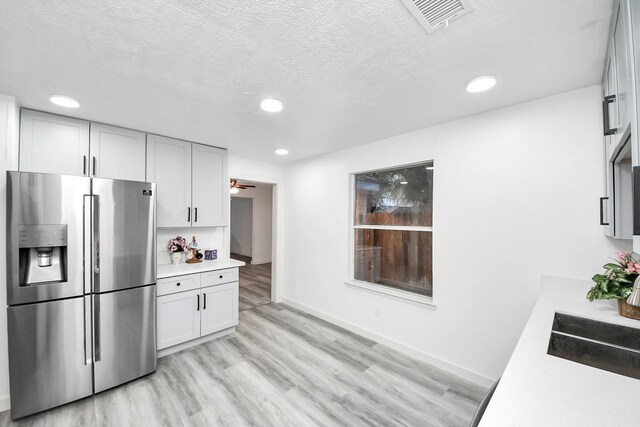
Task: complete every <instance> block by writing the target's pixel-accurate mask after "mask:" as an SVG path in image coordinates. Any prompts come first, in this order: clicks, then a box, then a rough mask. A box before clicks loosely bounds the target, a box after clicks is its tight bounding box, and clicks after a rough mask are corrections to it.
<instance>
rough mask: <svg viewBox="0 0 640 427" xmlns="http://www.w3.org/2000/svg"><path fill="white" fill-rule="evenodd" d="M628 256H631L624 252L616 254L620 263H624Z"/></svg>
mask: <svg viewBox="0 0 640 427" xmlns="http://www.w3.org/2000/svg"><path fill="white" fill-rule="evenodd" d="M628 256H629V254H628V253H626V252H623V251H618V252H616V258H618V260H620V261H624V260H625V259H626V258H627V257H628Z"/></svg>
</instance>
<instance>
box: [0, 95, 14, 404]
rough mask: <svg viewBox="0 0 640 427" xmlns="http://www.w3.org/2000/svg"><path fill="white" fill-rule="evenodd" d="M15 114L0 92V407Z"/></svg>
mask: <svg viewBox="0 0 640 427" xmlns="http://www.w3.org/2000/svg"><path fill="white" fill-rule="evenodd" d="M17 138H18V114H17V107H16V103H15V99H14V98H13V97H12V96H6V95H1V94H0V248H2V250H1V251H0V253H2V254H3V255H2V256H0V411H4V410H6V409H8V408H9V353H8V343H7V289H6V277H7V273H6V268H7V265H6V257H5V250H4V248H5V247H6V229H5V224H6V216H7V212H6V202H5V200H6V197H7V196H6V194H7V193H6V191H7V178H6V173H5V172H6V171H7V170H8V169H12V170H15V169H17V167H18V151H17V143H18V141H17Z"/></svg>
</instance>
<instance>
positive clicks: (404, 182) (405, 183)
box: [400, 181, 408, 185]
mask: <svg viewBox="0 0 640 427" xmlns="http://www.w3.org/2000/svg"><path fill="white" fill-rule="evenodd" d="M400 184H402V185H407V184H408V182H407V181H400Z"/></svg>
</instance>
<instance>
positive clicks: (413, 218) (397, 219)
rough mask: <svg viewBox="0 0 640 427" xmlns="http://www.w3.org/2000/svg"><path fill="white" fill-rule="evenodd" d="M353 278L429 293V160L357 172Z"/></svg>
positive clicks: (431, 175)
mask: <svg viewBox="0 0 640 427" xmlns="http://www.w3.org/2000/svg"><path fill="white" fill-rule="evenodd" d="M354 187H355V188H354V205H355V206H354V218H353V228H354V233H353V236H354V244H353V249H354V254H353V255H354V268H353V272H354V274H353V278H354V279H355V280H358V281H361V282H368V283H373V284H375V285H381V286H384V287H385V288H388V289H396V290H400V291H405V292H411V293H414V294H418V295H422V296H427V297H431V296H433V274H432V261H431V259H432V234H433V227H432V225H433V223H432V213H433V161H429V162H425V163H421V164H419V165H412V166H407V167H402V168H397V169H388V170H379V171H373V172H366V173H360V174H356V175H355V185H354Z"/></svg>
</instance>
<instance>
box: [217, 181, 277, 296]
mask: <svg viewBox="0 0 640 427" xmlns="http://www.w3.org/2000/svg"><path fill="white" fill-rule="evenodd" d="M243 176H245V175H244V174H238V175H237V176H236V175H230V178H234V179H238V181H250V182H253V183H256V184H263V185H271V186H272V187H271V302H276V303H278V302H282V293H283V292H282V290H283V287H284V280H283V267H282V256H281V253H282V243H281V242H283V236H282V221H283V218H282V206H281V205H282V200H283V197H282V185H281V184H280V183H278V182H271V181H268V180H262V179H259V178H258V179H253V178H250V177H245V178H240V177H243ZM229 200H231V194H229ZM254 208H255V207H254ZM254 232H255V230H252V236H251V238H252V240H254V239H253V233H254ZM253 243H254V242H252V246H253ZM224 244H225V251H226V253H227V254H230V253H231V203H229V227H228V232H226V233H225V237H224Z"/></svg>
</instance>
